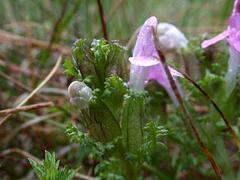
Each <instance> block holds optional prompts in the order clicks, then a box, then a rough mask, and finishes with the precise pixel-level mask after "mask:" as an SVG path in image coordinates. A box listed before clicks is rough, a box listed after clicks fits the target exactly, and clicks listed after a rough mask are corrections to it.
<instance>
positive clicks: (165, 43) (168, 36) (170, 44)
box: [157, 23, 188, 51]
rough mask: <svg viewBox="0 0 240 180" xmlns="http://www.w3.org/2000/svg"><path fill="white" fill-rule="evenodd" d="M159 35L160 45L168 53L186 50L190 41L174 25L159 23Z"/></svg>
mask: <svg viewBox="0 0 240 180" xmlns="http://www.w3.org/2000/svg"><path fill="white" fill-rule="evenodd" d="M157 34H158V37H159V41H160V44H161V45H162V47H163V49H164V50H166V51H169V50H175V51H178V50H180V49H181V48H186V47H187V45H188V40H187V38H186V37H185V35H184V34H183V33H182V32H181V31H180V30H179V29H178V28H177V27H176V26H174V25H172V24H169V23H159V24H158V26H157Z"/></svg>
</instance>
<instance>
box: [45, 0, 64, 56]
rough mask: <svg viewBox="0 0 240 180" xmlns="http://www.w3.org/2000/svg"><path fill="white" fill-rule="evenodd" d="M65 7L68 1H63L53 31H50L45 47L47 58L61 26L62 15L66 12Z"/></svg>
mask: <svg viewBox="0 0 240 180" xmlns="http://www.w3.org/2000/svg"><path fill="white" fill-rule="evenodd" d="M67 7H68V0H65V1H64V3H63V5H62V9H61V12H60V16H59V17H58V18H57V21H56V22H55V24H54V26H53V30H52V34H51V37H50V40H49V43H48V47H47V56H48V54H49V53H50V52H51V50H52V46H53V43H55V41H56V39H57V36H58V33H59V26H60V25H61V22H62V20H63V18H64V15H65V14H66V12H67Z"/></svg>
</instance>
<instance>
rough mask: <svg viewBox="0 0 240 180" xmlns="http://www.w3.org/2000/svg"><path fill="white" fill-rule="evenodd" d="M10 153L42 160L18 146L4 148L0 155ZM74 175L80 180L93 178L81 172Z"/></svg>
mask: <svg viewBox="0 0 240 180" xmlns="http://www.w3.org/2000/svg"><path fill="white" fill-rule="evenodd" d="M12 153H16V154H19V155H21V156H23V157H25V158H28V159H32V160H34V161H36V162H37V163H39V164H41V163H42V161H41V160H40V159H38V158H37V157H36V156H33V155H32V154H30V153H29V152H27V151H24V150H22V149H19V148H11V149H7V150H4V151H3V152H1V153H0V156H6V155H8V154H12ZM75 177H76V178H79V179H82V180H93V178H92V177H90V176H87V175H83V174H80V173H76V175H75Z"/></svg>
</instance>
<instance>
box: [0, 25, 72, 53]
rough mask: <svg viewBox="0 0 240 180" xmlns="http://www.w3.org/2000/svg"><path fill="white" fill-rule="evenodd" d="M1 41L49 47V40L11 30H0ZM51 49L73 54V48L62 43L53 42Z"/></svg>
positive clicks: (33, 46)
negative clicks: (25, 35)
mask: <svg viewBox="0 0 240 180" xmlns="http://www.w3.org/2000/svg"><path fill="white" fill-rule="evenodd" d="M0 43H4V44H14V45H18V46H27V45H30V44H31V47H32V48H39V49H48V45H49V43H48V42H45V41H41V40H37V39H29V38H25V37H22V36H19V35H14V34H11V33H9V32H6V31H3V30H0ZM51 50H53V51H58V52H60V53H62V54H64V55H70V54H71V48H69V47H67V46H64V45H60V44H52V48H51Z"/></svg>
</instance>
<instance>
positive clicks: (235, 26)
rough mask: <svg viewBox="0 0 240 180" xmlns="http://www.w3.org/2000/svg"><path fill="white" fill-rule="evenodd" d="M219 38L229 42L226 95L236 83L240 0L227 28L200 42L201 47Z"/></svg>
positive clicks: (213, 42)
mask: <svg viewBox="0 0 240 180" xmlns="http://www.w3.org/2000/svg"><path fill="white" fill-rule="evenodd" d="M221 40H227V42H228V44H229V54H230V57H229V64H228V72H227V74H226V82H227V96H228V95H230V94H231V93H232V91H233V89H234V87H235V85H236V78H237V72H238V71H239V67H240V0H236V1H235V4H234V8H233V12H232V15H231V17H230V18H229V23H228V28H227V30H225V31H223V32H222V33H220V34H219V35H217V36H216V37H214V38H212V39H209V40H206V41H204V42H203V43H202V48H207V47H208V46H211V45H213V44H215V43H217V42H219V41H221Z"/></svg>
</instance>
